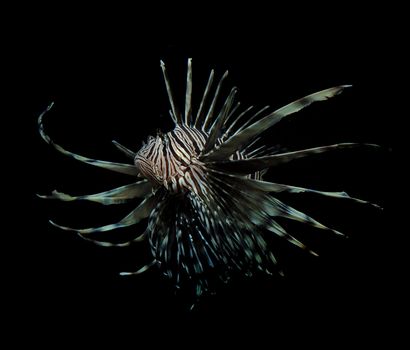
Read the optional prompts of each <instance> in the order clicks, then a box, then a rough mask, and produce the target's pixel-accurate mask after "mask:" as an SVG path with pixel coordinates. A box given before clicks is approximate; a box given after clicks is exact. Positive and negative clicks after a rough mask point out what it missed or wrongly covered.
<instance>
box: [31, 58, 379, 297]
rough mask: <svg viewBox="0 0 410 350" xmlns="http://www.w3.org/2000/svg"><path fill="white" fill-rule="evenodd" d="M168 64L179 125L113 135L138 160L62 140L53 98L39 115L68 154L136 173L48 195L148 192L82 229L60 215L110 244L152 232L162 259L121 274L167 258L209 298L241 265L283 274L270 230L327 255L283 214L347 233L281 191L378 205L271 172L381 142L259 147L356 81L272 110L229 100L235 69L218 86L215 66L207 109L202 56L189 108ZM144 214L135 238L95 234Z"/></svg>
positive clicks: (175, 278)
mask: <svg viewBox="0 0 410 350" xmlns="http://www.w3.org/2000/svg"><path fill="white" fill-rule="evenodd" d="M160 66H161V68H162V72H163V77H164V81H165V86H166V90H167V94H168V98H169V102H170V107H171V109H170V115H171V118H172V120H173V122H174V124H175V127H174V129H173V130H172V131H168V132H166V133H162V132H158V134H157V135H156V136H149V137H148V140H147V142H146V143H144V144H143V145H142V147H141V149H140V150H139V151H138V152H136V153H135V152H133V151H131V150H129V149H128V148H126V147H125V146H123V145H121V144H119V143H118V142H116V141H113V143H114V145H115V146H116V147H117V148H118V149H119V150H120V151H122V152H123V153H125V155H127V156H128V157H130V158H132V159H133V164H123V163H114V162H108V161H102V160H95V159H90V158H87V157H84V156H81V155H78V154H75V153H72V152H69V151H67V150H66V149H64V148H63V147H61V146H59V145H58V144H56V143H54V142H53V141H52V140H51V139H50V137H49V136H48V135H47V134H46V133H45V132H44V128H43V116H44V114H45V113H46V112H47V111H49V110H50V109H51V107H52V105H53V104H51V105H50V106H49V107H48V108H47V109H46V110H45V111H44V112H43V113H42V114H41V115H40V116H39V118H38V126H39V132H40V135H41V137H42V138H43V139H44V140H45V141H46V142H47V143H48V144H50V145H51V146H53V147H54V148H55V149H57V150H58V151H59V152H61V153H63V154H65V155H67V156H69V157H72V158H74V159H77V160H79V161H81V162H84V163H87V164H91V165H94V166H97V167H100V168H104V169H108V170H111V171H114V172H118V173H122V174H126V175H130V176H132V177H133V178H134V181H133V182H132V183H131V184H129V185H126V186H122V187H119V188H115V189H112V190H109V191H106V192H101V193H96V194H90V195H82V196H71V195H68V194H65V193H61V192H57V191H53V192H52V194H51V195H49V196H40V197H41V198H53V199H59V200H62V201H76V200H87V201H93V202H97V203H101V204H104V205H111V204H122V203H125V202H129V201H131V200H137V199H140V200H141V202H140V203H139V204H138V206H137V207H136V208H135V209H134V210H133V211H132V212H131V213H129V214H128V215H127V216H125V217H124V218H123V219H122V220H120V221H119V222H117V223H115V224H111V225H106V226H101V227H96V228H84V229H74V228H70V227H66V226H61V225H58V224H56V223H54V222H52V221H50V223H51V224H53V225H54V226H56V227H58V228H60V229H63V230H68V231H75V232H77V233H78V235H79V236H80V237H81V238H83V239H86V240H87V241H91V242H93V243H95V244H97V245H100V246H103V247H112V246H118V247H125V246H129V245H130V244H131V243H134V242H140V241H142V240H143V239H147V240H148V242H149V245H150V249H151V253H152V261H150V262H149V263H148V264H147V265H145V266H143V267H141V268H140V269H138V270H137V271H135V272H121V273H120V274H121V275H123V276H124V275H135V274H140V273H142V272H144V271H146V270H148V269H149V268H150V267H152V266H157V267H158V268H159V269H160V271H161V272H162V273H163V274H164V275H166V276H167V277H168V278H169V279H170V280H171V282H172V283H173V285H174V286H175V287H177V288H179V287H180V286H182V285H184V284H186V283H189V285H191V286H192V287H193V288H194V289H193V290H194V291H195V294H196V296H197V297H199V296H200V295H202V294H203V293H204V292H209V291H213V290H214V285H215V283H213V282H215V281H220V280H222V281H224V282H226V281H227V280H229V278H230V277H231V276H232V275H233V274H235V273H238V272H239V273H243V274H245V275H251V274H252V273H254V272H257V271H262V272H265V273H268V274H272V271H273V269H275V270H276V271H278V272H279V273H281V270H280V269H279V268H276V267H275V266H276V265H277V260H276V258H275V255H274V254H273V253H272V251H271V249H270V248H269V244H268V243H267V238H268V236H269V235H272V234H273V235H276V236H278V237H280V238H283V239H285V240H287V241H289V242H290V243H291V244H294V245H296V246H297V247H300V248H302V249H305V250H306V251H308V252H309V253H311V254H313V255H317V254H316V253H315V252H314V251H312V250H310V249H309V248H307V247H306V245H305V244H303V243H302V242H300V241H299V240H298V239H296V238H295V237H293V236H292V235H291V234H290V233H288V232H287V231H286V230H285V228H283V227H282V226H281V225H280V224H279V223H278V220H277V218H286V219H290V220H295V221H298V222H302V223H305V224H308V225H311V226H313V227H315V228H318V229H322V230H328V231H331V232H333V233H335V234H336V235H341V236H343V234H342V233H341V232H339V231H337V230H333V229H330V228H328V227H326V226H325V225H323V224H322V223H320V222H318V221H317V220H315V219H313V218H312V217H310V216H308V215H306V214H304V213H302V212H300V211H298V210H296V209H295V208H292V207H290V206H289V205H286V204H285V203H283V202H281V201H280V200H279V199H278V198H276V197H275V194H277V193H281V192H288V193H314V194H316V195H321V196H327V197H333V198H340V199H349V200H352V201H355V202H359V203H368V204H371V205H374V206H377V205H375V204H372V203H369V202H366V201H364V200H361V199H357V198H352V197H350V196H349V195H348V194H347V193H346V192H323V191H318V190H313V189H307V188H302V187H295V186H290V185H285V184H280V183H274V182H270V181H264V180H263V176H264V174H265V173H266V172H267V170H268V169H269V168H271V167H274V166H276V165H279V164H283V163H288V162H291V161H293V160H296V159H301V158H304V157H307V156H311V155H314V154H320V153H323V152H327V151H332V150H336V149H349V148H353V147H356V146H361V145H365V146H369V147H378V146H377V145H371V144H357V143H338V144H333V145H328V146H322V147H315V148H309V149H304V150H299V151H292V152H282V153H281V152H278V151H277V149H272V148H268V147H267V146H266V145H262V146H258V141H259V140H260V139H261V134H262V133H263V132H265V131H266V130H267V129H269V128H271V127H273V126H274V125H276V124H277V123H279V122H280V121H281V120H282V119H283V118H285V117H287V116H290V115H292V114H294V113H296V112H298V111H300V110H301V109H303V108H305V107H307V106H309V105H310V104H312V103H314V102H317V101H325V100H327V99H330V98H332V97H334V96H336V95H339V94H340V93H341V92H342V91H343V90H344V89H346V88H348V87H349V85H341V86H336V87H332V88H329V89H326V90H323V91H319V92H316V93H313V94H311V95H308V96H306V97H303V98H301V99H299V100H297V101H294V102H292V103H289V104H288V105H286V106H284V107H282V108H280V109H277V110H275V111H273V112H267V110H268V108H269V107H264V108H262V109H260V110H256V111H255V110H254V109H253V107H249V108H247V109H244V110H241V108H240V103H239V102H235V97H236V95H237V92H238V89H237V88H236V87H234V88H232V90H230V93H229V95H228V96H227V98H226V99H225V100H222V101H221V100H220V99H219V97H220V94H221V89H222V85H223V82H224V81H225V80H226V78H227V75H228V72H226V73H225V74H224V75H223V76H222V78H221V79H220V80H219V82H218V84H214V76H215V73H214V70H212V71H211V73H210V76H209V79H208V82H207V84H206V86H205V89H204V92H203V94H202V99H201V102H200V105H199V108H198V109H197V110H196V111H194V108H193V105H192V60H191V59H189V60H188V69H187V79H186V81H187V82H186V95H185V108H184V111H183V112H181V111H180V110H179V109H178V106H177V103H176V101H175V99H174V96H173V91H172V89H171V84H170V80H169V77H168V74H167V70H166V67H165V64H164V62H162V61H160ZM215 85H216V88H215ZM212 91H214V92H212ZM217 106H219V107H218V108H217ZM144 219H148V224H147V227H146V230H145V232H144V233H142V234H141V235H138V236H136V237H135V238H134V239H132V240H130V241H127V242H123V243H111V242H107V241H100V240H95V239H92V238H90V237H89V236H88V235H89V234H92V233H98V232H105V231H111V230H115V229H118V228H122V227H127V226H131V225H135V224H138V223H139V222H140V221H141V220H144Z"/></svg>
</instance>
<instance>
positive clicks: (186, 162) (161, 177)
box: [134, 126, 207, 193]
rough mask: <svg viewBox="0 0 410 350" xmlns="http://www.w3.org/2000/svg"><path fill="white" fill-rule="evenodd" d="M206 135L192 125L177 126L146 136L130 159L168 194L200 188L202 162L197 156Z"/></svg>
mask: <svg viewBox="0 0 410 350" xmlns="http://www.w3.org/2000/svg"><path fill="white" fill-rule="evenodd" d="M206 137H207V135H206V134H205V133H201V132H200V131H199V130H196V129H195V128H189V127H186V126H177V127H176V128H175V129H174V130H173V131H171V132H168V133H166V134H160V135H158V136H157V137H155V138H154V137H150V138H149V139H148V142H147V144H146V145H144V146H143V147H142V148H141V149H140V150H139V151H138V152H137V154H136V156H135V159H134V162H135V166H136V167H137V169H138V171H139V172H140V173H141V175H142V176H143V177H145V178H147V179H148V180H149V181H151V182H152V183H153V185H154V186H164V187H165V188H166V189H167V190H168V191H171V192H172V193H183V192H186V191H188V190H189V191H193V192H195V193H199V192H200V191H201V189H200V188H201V183H203V182H204V170H203V165H202V164H201V162H200V161H199V160H198V156H199V155H200V153H201V151H202V150H203V148H204V146H205V142H206Z"/></svg>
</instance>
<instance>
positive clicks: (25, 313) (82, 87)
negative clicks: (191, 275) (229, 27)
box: [11, 31, 400, 344]
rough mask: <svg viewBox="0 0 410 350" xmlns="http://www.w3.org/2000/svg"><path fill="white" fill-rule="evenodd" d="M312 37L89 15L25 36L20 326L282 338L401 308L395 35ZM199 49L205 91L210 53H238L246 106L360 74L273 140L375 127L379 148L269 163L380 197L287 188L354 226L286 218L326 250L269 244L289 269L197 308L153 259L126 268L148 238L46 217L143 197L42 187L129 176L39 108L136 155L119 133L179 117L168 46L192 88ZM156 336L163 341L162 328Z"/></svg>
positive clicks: (360, 331) (336, 334) (140, 131)
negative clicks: (392, 98)
mask: <svg viewBox="0 0 410 350" xmlns="http://www.w3.org/2000/svg"><path fill="white" fill-rule="evenodd" d="M105 34H107V35H105ZM304 34H307V33H304ZM306 37H307V35H301V33H298V34H297V35H290V34H288V35H287V36H281V35H279V34H276V35H272V37H270V38H269V39H264V40H262V39H260V38H259V39H260V40H258V41H255V40H236V41H234V42H230V43H228V42H227V41H225V40H219V42H217V40H215V39H214V40H212V41H207V40H205V41H199V40H198V42H196V41H195V40H190V41H188V42H189V43H186V42H185V41H184V40H172V39H171V40H165V39H163V40H155V41H154V42H155V44H153V43H152V42H151V43H150V44H149V45H147V44H145V42H144V43H143V42H142V41H141V42H140V41H139V40H138V36H137V39H136V40H135V41H134V42H132V41H130V40H129V39H128V38H127V39H123V38H121V37H118V36H116V37H110V36H109V35H108V33H103V34H101V33H97V32H94V31H89V32H86V33H82V34H81V35H76V36H73V37H72V36H71V35H69V34H65V35H61V36H59V37H58V38H57V40H53V41H52V42H49V41H48V40H46V39H47V37H43V36H41V35H40V36H39V37H35V38H30V39H29V40H27V41H23V42H21V47H20V48H19V51H18V53H19V54H18V60H16V61H15V62H14V65H13V66H12V67H13V68H12V70H11V72H12V74H14V73H15V74H14V79H13V86H12V90H13V91H14V92H15V93H16V94H15V96H16V97H17V100H19V101H20V103H18V104H17V105H16V108H15V109H14V111H13V112H12V118H11V119H13V121H17V123H16V124H18V127H19V128H20V130H21V128H22V129H23V132H24V133H23V134H22V135H21V137H20V138H19V141H20V144H24V145H25V147H26V148H25V149H26V151H25V156H24V167H25V169H29V170H28V171H26V175H27V176H26V177H25V179H24V181H23V182H22V183H23V185H22V186H21V188H23V189H24V203H25V204H24V215H22V214H20V215H19V217H18V219H17V220H18V226H19V228H18V229H14V232H15V235H16V237H17V239H18V241H19V242H18V245H17V247H18V248H17V251H16V253H15V254H13V264H12V271H13V272H14V271H18V273H16V274H14V273H13V275H14V281H15V282H13V285H15V286H17V287H18V288H17V291H16V293H14V296H16V298H13V302H12V303H13V306H14V309H15V312H14V313H13V314H14V316H15V317H16V321H15V322H16V324H17V327H19V328H20V329H22V328H24V329H26V327H27V329H31V328H33V326H34V328H36V329H38V330H39V331H38V332H36V337H39V338H40V339H42V338H43V337H44V338H45V337H46V336H47V333H49V332H54V333H58V334H61V337H60V339H65V337H68V338H70V337H76V336H77V335H78V334H83V333H84V334H85V333H89V334H91V335H95V337H101V335H102V334H103V335H105V336H107V335H117V334H119V335H121V336H122V335H126V334H128V335H130V336H131V337H133V335H134V334H135V335H136V336H138V335H141V334H146V333H145V332H146V330H153V331H154V334H155V330H160V331H159V332H160V333H161V332H164V331H166V332H167V331H170V334H172V336H175V335H176V334H185V335H186V333H189V332H191V331H195V330H196V331H198V332H199V333H201V334H205V335H206V334H218V333H225V334H227V335H228V337H230V336H231V335H232V337H234V338H235V337H236V339H240V336H239V335H238V332H239V334H240V333H241V332H242V330H244V331H245V330H246V331H247V332H250V333H249V334H250V335H251V336H254V335H258V334H264V336H266V337H267V338H268V339H271V340H273V339H277V338H279V337H284V338H287V335H288V334H289V335H290V334H301V336H300V337H301V338H302V339H303V340H304V341H306V342H307V343H312V344H315V343H317V342H318V341H320V340H323V339H324V338H323V334H324V333H326V334H332V336H333V339H336V340H337V341H342V340H343V339H353V338H354V337H355V336H356V335H361V336H362V337H363V338H364V339H367V338H369V339H370V338H375V337H376V338H377V337H379V336H382V335H383V333H384V332H385V331H384V329H385V327H387V326H388V324H389V322H390V321H389V320H390V319H391V315H393V313H394V312H395V311H397V310H398V309H400V305H398V303H397V300H396V299H395V297H394V296H395V295H396V294H395V291H396V290H397V289H398V273H397V272H396V271H397V270H398V264H399V263H398V262H397V261H396V260H395V259H391V257H392V256H395V255H396V254H395V250H396V249H397V248H398V245H399V243H397V241H398V240H399V238H400V236H399V235H400V232H397V231H396V230H395V228H394V226H393V224H392V222H391V213H392V210H393V209H392V206H391V199H392V198H391V193H390V192H391V187H390V186H389V184H391V183H392V182H393V177H394V173H393V171H392V160H391V158H392V156H391V155H392V153H394V152H391V151H389V150H391V149H393V151H394V145H393V135H392V134H393V131H392V125H393V124H394V116H393V115H391V113H389V108H388V103H387V96H388V95H389V90H390V88H389V84H388V81H389V78H390V73H389V71H390V67H391V65H392V63H391V62H390V61H385V60H383V59H382V58H381V56H380V52H382V51H384V50H386V48H387V47H388V46H387V43H386V41H384V40H383V39H381V40H377V41H376V40H373V39H374V38H373V37H367V36H366V34H365V33H360V35H359V36H355V35H347V34H346V33H343V31H342V32H341V33H334V35H333V37H332V39H331V40H323V41H314V40H307V39H305V38H306ZM222 39H223V38H222ZM188 57H192V58H193V67H194V93H197V94H198V93H200V92H201V91H202V89H203V87H204V84H205V82H206V79H207V76H208V74H209V71H210V69H212V68H214V69H215V70H216V73H217V74H219V75H221V74H223V72H224V71H225V70H226V69H229V71H230V77H229V80H228V81H229V84H227V85H229V88H230V86H232V85H236V86H238V87H239V92H240V93H239V99H240V100H241V102H242V103H243V105H244V106H245V105H246V106H248V105H251V104H253V105H255V106H260V107H262V106H264V105H266V104H269V105H271V106H272V107H273V108H275V107H280V106H282V105H284V104H286V103H288V102H290V101H292V100H294V99H296V98H299V97H301V96H304V95H307V94H309V93H312V92H315V91H318V90H321V89H324V88H327V87H331V86H334V85H339V84H353V86H354V87H353V88H352V89H350V90H348V91H346V92H345V93H344V94H343V95H341V96H338V97H337V98H335V99H332V100H331V101H328V102H323V103H320V104H315V105H313V106H311V107H310V108H309V109H307V110H305V111H302V112H301V113H298V114H297V115H294V116H292V117H291V118H289V119H288V120H286V121H284V122H282V123H281V124H280V125H277V127H275V130H272V131H269V132H268V133H267V135H266V140H267V142H269V143H272V144H275V143H280V144H281V145H282V146H284V147H286V148H288V149H295V150H296V149H301V148H304V147H305V148H308V147H313V146H318V145H326V144H332V143H337V142H368V143H376V144H379V145H381V146H383V150H381V151H371V150H366V149H356V150H347V151H343V152H334V153H331V154H325V155H323V156H319V157H314V158H311V159H308V160H300V161H297V162H294V163H293V164H289V165H286V166H281V167H278V168H277V169H273V170H271V171H270V173H269V176H268V179H270V180H272V181H277V182H280V183H288V184H292V185H298V186H303V187H310V188H315V189H319V190H328V191H333V190H334V191H342V190H344V191H347V192H348V193H349V194H350V195H352V196H355V197H358V198H362V199H365V200H369V201H372V202H374V203H377V204H380V205H381V206H383V207H384V208H385V210H384V211H378V210H376V209H374V208H373V207H370V206H366V205H358V204H355V203H351V202H347V201H340V200H339V201H338V200H336V199H334V200H330V199H326V198H321V197H317V196H313V195H293V196H285V195H282V196H281V199H283V200H284V201H286V202H287V203H288V204H290V205H293V206H295V207H296V208H298V209H300V210H302V211H305V212H307V213H309V214H311V215H312V216H313V217H315V218H317V219H319V221H322V222H324V223H325V224H327V225H329V226H331V227H334V228H335V229H338V230H340V231H342V232H345V233H346V234H348V235H349V236H350V239H349V240H343V239H339V238H335V237H333V236H332V235H331V234H330V233H327V232H318V231H317V230H313V229H310V228H306V227H304V226H302V225H296V224H291V223H289V225H288V226H287V227H288V228H289V230H290V231H291V232H293V233H295V235H298V237H300V238H304V239H305V241H307V242H310V243H311V244H312V247H313V248H317V251H318V252H319V254H320V258H313V257H310V256H307V255H306V254H305V253H304V252H300V251H298V250H297V249H294V248H293V247H289V245H288V244H287V243H281V242H278V246H274V247H272V248H273V251H274V252H276V253H277V254H278V258H279V259H280V261H281V262H282V266H283V269H284V271H285V277H284V278H279V277H276V276H273V277H272V278H265V277H261V276H259V277H255V278H253V279H250V280H245V279H244V280H241V279H239V280H235V281H233V283H231V284H230V285H229V286H227V287H226V288H225V289H222V290H220V291H219V292H218V293H217V295H216V296H212V297H207V298H204V299H203V300H202V302H201V303H199V305H197V308H196V309H194V311H192V312H189V311H188V309H187V306H186V305H185V300H184V299H183V298H181V297H176V296H174V295H173V293H172V291H171V289H170V287H169V285H168V284H167V282H166V280H165V279H164V278H162V277H161V276H159V274H158V273H157V272H156V271H155V270H152V271H149V272H147V273H145V274H144V275H140V276H137V277H131V278H123V277H120V276H118V272H119V271H124V270H132V269H136V268H138V267H139V266H141V265H143V264H144V262H147V261H148V259H149V251H148V246H147V243H146V242H144V243H140V244H139V245H137V246H135V247H132V248H120V249H115V248H101V247H97V246H94V245H93V244H91V243H87V242H85V241H82V240H80V239H79V238H77V237H76V236H75V235H74V234H70V233H68V232H63V231H59V230H58V229H56V228H54V227H52V226H50V225H49V224H48V219H53V220H54V221H56V222H57V223H60V224H62V225H67V226H72V227H90V226H97V225H100V224H101V225H103V224H108V223H112V222H114V221H116V220H118V219H120V218H122V217H123V216H125V215H126V214H127V213H128V212H129V211H131V210H132V208H133V206H132V205H124V206H119V207H117V206H116V207H114V206H109V207H102V206H99V205H97V204H93V203H91V204H90V203H81V202H76V203H62V202H55V201H44V200H40V199H38V198H37V197H36V196H35V194H36V193H41V194H47V193H50V192H51V191H52V190H54V189H58V190H60V191H62V192H66V193H70V194H83V193H84V194H86V193H93V192H98V191H103V190H106V189H110V188H114V187H116V186H120V185H123V184H127V183H129V182H130V180H131V179H130V178H127V176H126V175H119V174H115V173H110V172H108V171H104V170H102V169H98V168H93V167H91V166H87V165H84V164H81V163H79V162H76V161H74V160H71V159H67V158H66V157H64V156H63V155H61V154H59V153H58V152H56V151H55V150H53V149H52V148H51V147H50V146H48V145H46V144H45V143H44V142H43V141H42V140H41V138H40V136H39V135H38V133H37V130H36V128H37V126H36V123H37V116H38V114H39V113H40V112H41V111H42V110H43V109H44V108H45V107H46V106H47V105H48V104H49V103H50V102H52V101H54V102H55V106H54V108H53V110H52V111H51V112H50V113H49V115H47V116H46V117H45V129H46V132H47V133H48V134H49V135H50V136H51V138H52V139H53V140H55V141H56V142H57V143H58V144H61V145H63V146H64V147H66V148H67V149H69V150H71V151H73V152H78V153H80V154H82V155H86V156H89V157H91V158H96V159H105V160H113V161H126V158H124V156H123V155H122V154H121V153H119V152H118V151H117V150H116V149H115V148H114V146H113V145H112V144H111V140H112V139H115V140H117V141H119V142H120V143H122V144H124V145H126V146H127V147H129V148H131V149H133V150H138V148H139V147H140V146H141V143H142V141H143V140H144V139H145V138H146V137H147V136H148V135H152V134H154V133H155V132H156V130H157V128H161V129H162V130H169V128H170V127H171V123H170V120H169V116H168V112H167V111H168V108H169V107H168V105H167V99H166V94H165V89H164V86H163V81H162V77H161V73H160V69H159V65H158V63H159V62H158V60H159V59H162V60H164V61H165V62H166V64H167V67H168V70H169V74H170V77H171V79H172V82H173V85H174V88H175V91H176V95H177V97H178V98H179V101H181V99H182V98H183V92H184V88H185V69H186V60H187V58H188ZM157 74H158V75H157ZM158 89H159V90H158ZM225 91H228V87H227V88H226V90H225ZM158 93H159V97H158ZM196 98H198V97H196ZM22 101H24V103H23V102H22ZM15 130H18V129H15ZM21 141H22V142H21ZM26 199H27V201H26ZM26 203H28V205H27V204H26ZM19 210H20V212H21V210H22V208H21V205H19ZM143 229H144V224H141V225H138V226H136V227H135V228H131V229H128V230H124V231H119V232H118V233H117V232H115V231H114V232H112V235H104V236H103V238H108V237H113V236H115V237H118V239H119V240H121V239H123V238H125V239H126V238H128V237H131V236H132V235H133V234H134V233H135V232H142V230H143ZM364 325H366V327H364ZM228 327H229V329H233V331H228V330H227V329H228ZM365 328H366V329H367V330H365ZM117 332H118V333H117ZM161 334H163V333H161ZM234 334H236V335H234ZM285 334H286V335H285ZM185 335H183V336H182V339H185V338H184V337H185ZM243 336H244V335H243ZM288 339H289V340H291V339H292V336H289V338H288ZM151 340H152V341H154V342H155V335H154V337H153V338H151Z"/></svg>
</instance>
